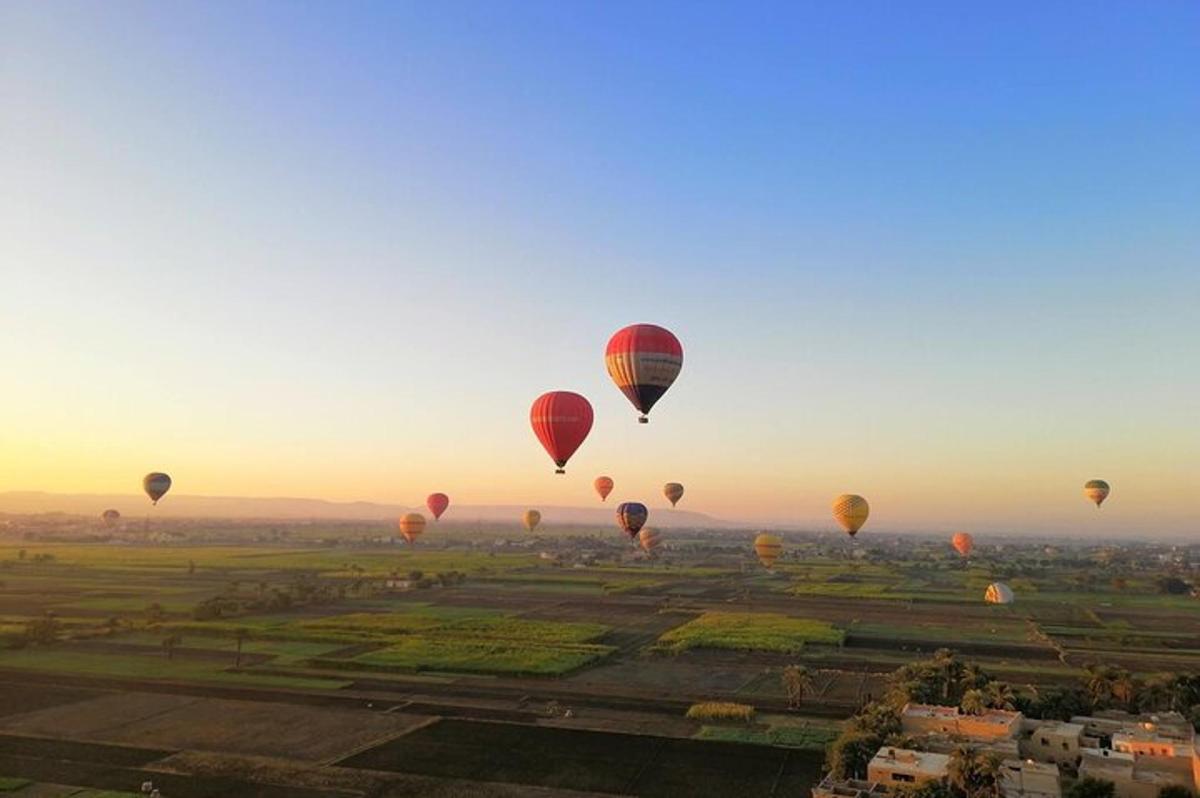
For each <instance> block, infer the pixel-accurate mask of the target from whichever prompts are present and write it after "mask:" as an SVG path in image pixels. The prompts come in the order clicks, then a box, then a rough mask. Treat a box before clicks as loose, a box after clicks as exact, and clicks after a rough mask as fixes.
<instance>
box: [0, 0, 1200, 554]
mask: <svg viewBox="0 0 1200 798" xmlns="http://www.w3.org/2000/svg"><path fill="white" fill-rule="evenodd" d="M63 10H64V6H62V5H60V4H56V3H33V2H10V3H5V4H3V5H2V6H0V52H3V54H4V55H3V62H2V65H0V96H3V97H4V98H5V103H4V104H5V108H6V110H5V112H4V113H3V115H0V264H3V269H2V271H3V282H2V290H0V314H2V315H3V317H4V319H5V325H6V327H7V328H8V329H9V330H11V331H13V332H14V333H15V334H10V335H5V336H0V358H2V359H3V361H4V363H5V364H6V374H7V375H8V376H9V382H8V387H7V388H6V389H5V390H4V391H3V392H2V393H0V418H2V419H4V423H3V435H2V436H0V491H7V490H44V491H57V492H62V493H73V492H83V493H94V492H99V493H106V492H117V493H122V494H124V493H126V492H133V491H135V490H137V487H138V485H139V481H140V479H141V477H142V475H143V474H145V473H146V472H148V471H152V470H162V471H166V472H169V473H170V474H171V475H172V476H173V477H174V479H175V488H174V491H175V492H174V493H172V494H171V495H169V496H168V497H167V498H166V499H165V500H164V507H166V506H169V504H170V502H171V501H172V499H173V498H175V497H176V496H180V495H185V494H189V495H190V494H197V495H225V496H242V495H245V496H311V497H314V498H322V499H326V500H331V501H371V502H380V503H394V504H404V505H407V506H416V505H419V504H420V503H421V502H423V499H424V496H425V494H427V493H429V492H431V491H435V490H441V491H445V492H446V493H448V494H450V495H451V497H452V500H453V501H454V502H455V504H456V505H470V504H480V505H486V504H514V505H527V506H538V505H542V504H546V505H564V506H589V505H590V504H592V503H593V502H594V501H595V498H594V496H593V494H592V488H591V482H592V479H593V478H594V477H595V476H596V475H598V474H601V473H604V474H608V475H610V476H612V477H614V479H615V480H616V483H617V490H616V493H615V494H614V495H613V496H612V497H610V499H609V503H610V504H612V503H614V501H619V500H621V499H636V500H640V501H644V502H646V503H647V504H651V505H652V506H657V505H659V504H661V494H660V489H661V485H662V484H663V483H664V482H667V481H679V482H682V483H684V485H685V486H686V489H687V493H686V495H685V497H684V499H683V501H682V502H681V503H680V509H681V510H684V509H687V510H694V511H696V512H700V513H706V514H709V515H712V516H714V517H718V518H736V519H744V520H745V522H746V523H764V524H766V523H795V524H810V523H811V524H824V525H826V526H829V527H830V528H832V523H831V522H830V521H829V519H828V512H829V511H828V507H829V502H830V500H831V499H832V498H833V497H834V496H836V495H838V494H841V493H845V492H853V493H859V494H862V495H864V496H866V497H867V498H868V499H869V501H870V502H871V507H872V517H871V520H870V521H869V522H868V525H867V526H866V528H865V530H864V534H868V533H870V531H871V530H872V529H883V530H894V529H967V530H972V531H987V530H998V529H1013V530H1028V531H1030V532H1038V531H1050V530H1060V531H1062V532H1063V533H1071V534H1076V535H1079V536H1099V535H1118V534H1129V535H1134V534H1139V533H1141V534H1155V535H1169V536H1181V535H1184V534H1189V533H1194V532H1195V531H1196V526H1195V522H1194V521H1193V520H1192V519H1193V518H1194V510H1193V508H1192V507H1191V505H1190V502H1191V501H1193V496H1194V495H1195V493H1196V490H1197V487H1200V436H1198V435H1197V434H1196V433H1195V404H1196V401H1195V397H1196V396H1197V394H1198V392H1200V376H1198V370H1197V368H1196V364H1197V359H1196V355H1195V351H1194V350H1195V346H1196V341H1198V340H1200V316H1198V315H1197V314H1196V312H1195V307H1196V304H1197V299H1200V269H1197V267H1196V265H1197V263H1198V262H1200V260H1198V258H1200V225H1197V224H1196V208H1197V207H1200V148H1197V146H1196V142H1197V141H1200V106H1198V105H1197V103H1196V102H1195V98H1196V97H1197V96H1200V55H1198V53H1197V50H1196V49H1195V44H1194V41H1193V37H1194V31H1195V30H1197V26H1198V25H1200V7H1197V6H1196V5H1195V4H1188V3H1162V4H1155V5H1153V6H1145V5H1130V6H1121V5H1119V4H1114V5H1106V6H1104V7H1096V6H1095V5H1090V4H1089V5H1083V4H1079V5H1074V4H1065V5H1058V6H1054V7H1050V8H1046V7H1040V6H1028V7H1026V8H1025V9H1021V8H1018V7H1013V8H1010V9H1007V11H1009V12H1010V13H1007V14H1004V15H998V14H995V13H989V12H988V10H987V9H983V8H976V7H972V6H962V5H959V4H950V3H929V4H917V5H915V6H912V5H906V6H904V7H896V8H894V9H888V8H883V7H878V8H873V9H872V10H871V11H872V13H871V14H870V15H866V14H863V13H861V9H855V8H852V7H849V6H846V7H842V6H837V5H826V6H814V7H812V8H796V7H792V6H791V5H777V6H771V5H767V6H763V7H762V8H761V10H760V11H759V12H758V13H753V14H739V13H734V11H733V10H732V9H722V8H719V7H703V8H700V7H692V6H689V5H683V4H664V5H661V6H654V7H640V6H636V5H632V4H615V5H612V6H588V7H578V6H571V7H566V6H561V5H559V4H552V3H521V4H504V3H500V4H449V5H448V6H445V7H442V6H437V5H423V4H415V5H409V6H393V5H374V4H370V3H368V4H363V5H359V6H355V7H353V8H343V7H333V6H325V7H321V6H303V7H300V6H294V5H290V4H282V3H258V4H254V5H253V6H245V7H237V8H234V7H231V6H221V5H211V4H204V3H194V2H181V3H172V4H171V5H170V7H169V8H167V7H162V6H157V5H155V4H151V3H124V4H118V5H116V6H106V5H73V6H70V14H65V13H63ZM764 23H769V24H764ZM643 321H645V322H654V323H658V324H662V325H664V326H666V327H668V328H670V329H671V330H673V331H674V332H675V333H676V334H677V335H678V336H679V338H680V340H681V341H682V343H683V348H684V352H685V355H684V366H683V371H682V374H681V376H680V378H679V380H678V382H677V383H676V384H675V385H674V387H673V388H672V389H671V390H670V391H669V392H668V394H667V395H666V397H665V398H664V399H663V400H662V401H661V403H660V404H659V405H658V406H657V407H656V408H655V410H654V412H653V413H652V417H651V422H650V424H649V425H646V426H641V425H638V424H637V423H636V422H635V413H634V412H633V410H632V409H631V408H630V407H629V405H628V403H627V402H626V400H625V398H624V397H623V396H622V395H621V394H620V392H619V391H618V390H617V389H616V388H615V387H614V386H613V385H612V384H611V382H610V380H609V378H608V376H607V374H606V373H605V371H604V363H603V351H604V345H605V342H606V341H607V339H608V337H609V336H610V335H611V334H612V333H613V332H614V331H615V330H617V329H618V328H620V327H622V326H624V325H626V324H630V323H634V322H643ZM555 388H567V389H572V390H577V391H580V392H582V393H584V394H585V395H586V396H587V397H588V398H589V399H590V400H591V402H592V405H593V406H594V408H595V411H596V424H595V427H594V429H593V430H592V433H591V436H590V438H589V439H588V440H587V441H586V442H585V443H584V445H583V446H582V448H581V449H580V450H579V452H578V454H577V455H576V456H575V457H574V458H573V459H572V460H571V462H570V464H569V466H568V468H567V474H566V475H565V476H561V477H560V476H555V475H554V474H553V473H552V472H553V466H552V464H551V463H550V462H549V459H548V458H547V457H546V454H545V452H543V451H542V449H541V447H540V446H539V445H538V443H537V441H536V440H535V439H534V437H533V436H532V434H531V433H530V429H529V423H528V410H529V405H530V402H532V400H533V399H534V397H536V396H537V395H538V394H540V393H541V392H543V391H546V390H550V389H555ZM1091 478H1103V479H1106V480H1108V481H1109V482H1110V483H1111V484H1112V486H1113V492H1112V496H1111V497H1110V499H1109V500H1108V502H1107V503H1106V504H1105V505H1104V507H1103V509H1102V510H1099V511H1098V510H1097V509H1096V508H1095V507H1093V506H1092V505H1091V504H1090V503H1089V502H1087V501H1086V500H1085V499H1084V498H1083V496H1082V495H1081V488H1082V485H1083V483H1084V482H1085V481H1086V480H1088V479H1091Z"/></svg>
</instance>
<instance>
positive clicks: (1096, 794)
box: [1066, 776, 1116, 798]
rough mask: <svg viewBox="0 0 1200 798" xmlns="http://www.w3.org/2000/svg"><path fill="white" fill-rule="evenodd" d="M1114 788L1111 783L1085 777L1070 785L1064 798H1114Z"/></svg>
mask: <svg viewBox="0 0 1200 798" xmlns="http://www.w3.org/2000/svg"><path fill="white" fill-rule="evenodd" d="M1115 795H1116V787H1115V786H1114V785H1113V783H1112V782H1111V781H1105V780H1104V779H1097V778H1093V777H1091V776H1086V777H1084V778H1082V779H1080V780H1079V781H1077V782H1075V783H1074V784H1072V785H1071V789H1069V790H1067V794H1066V798H1114V796H1115Z"/></svg>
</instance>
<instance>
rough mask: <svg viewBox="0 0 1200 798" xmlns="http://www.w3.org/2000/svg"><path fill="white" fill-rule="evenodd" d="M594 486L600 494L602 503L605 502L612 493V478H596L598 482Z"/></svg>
mask: <svg viewBox="0 0 1200 798" xmlns="http://www.w3.org/2000/svg"><path fill="white" fill-rule="evenodd" d="M592 485H593V486H594V487H595V488H596V492H597V493H599V494H600V501H604V500H605V499H607V498H608V494H610V493H612V489H613V481H612V477H596V481H595V482H593V483H592Z"/></svg>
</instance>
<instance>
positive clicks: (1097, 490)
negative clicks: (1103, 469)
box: [1083, 479, 1109, 507]
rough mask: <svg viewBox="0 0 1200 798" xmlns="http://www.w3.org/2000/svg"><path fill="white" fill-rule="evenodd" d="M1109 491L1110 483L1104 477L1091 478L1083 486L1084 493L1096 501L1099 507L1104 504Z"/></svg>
mask: <svg viewBox="0 0 1200 798" xmlns="http://www.w3.org/2000/svg"><path fill="white" fill-rule="evenodd" d="M1108 491H1109V487H1108V483H1107V482H1105V481H1104V480H1102V479H1089V480H1088V481H1087V483H1086V484H1085V485H1084V486H1083V495H1084V496H1087V497H1088V498H1089V499H1091V500H1092V501H1094V502H1095V503H1096V506H1097V507H1099V506H1100V505H1101V504H1104V500H1105V499H1107V498H1108Z"/></svg>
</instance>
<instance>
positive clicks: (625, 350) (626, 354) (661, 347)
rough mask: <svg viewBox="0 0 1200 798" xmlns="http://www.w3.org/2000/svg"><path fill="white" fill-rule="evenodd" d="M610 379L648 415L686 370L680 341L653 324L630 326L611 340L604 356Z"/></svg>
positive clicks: (643, 418)
mask: <svg viewBox="0 0 1200 798" xmlns="http://www.w3.org/2000/svg"><path fill="white" fill-rule="evenodd" d="M604 364H605V366H607V367H608V375H609V376H610V377H612V380H613V382H615V383H616V384H617V387H618V388H620V389H621V393H623V394H625V396H627V397H628V398H629V401H630V402H632V403H633V406H634V407H636V408H637V409H638V412H639V413H641V415H640V416H639V417H638V422H639V423H641V424H645V423H647V422H648V421H649V419H648V418H646V414H647V413H649V412H650V408H652V407H654V403H655V402H657V401H658V400H659V399H661V398H662V395H663V394H664V393H666V392H667V389H668V388H670V387H671V383H673V382H675V378H676V377H678V376H679V370H680V369H681V368H683V346H682V345H680V343H679V339H678V338H676V337H675V336H674V335H672V334H671V331H670V330H664V329H663V328H662V327H657V326H655V325H653V324H631V325H630V326H628V327H625V328H623V329H620V330H617V332H616V333H615V334H614V335H613V337H612V338H609V339H608V348H607V349H606V350H605V352H604Z"/></svg>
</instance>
